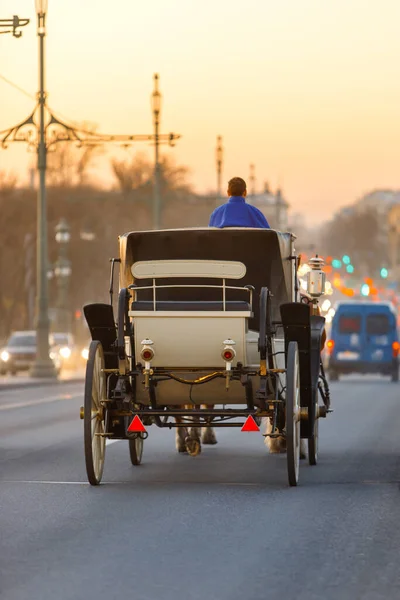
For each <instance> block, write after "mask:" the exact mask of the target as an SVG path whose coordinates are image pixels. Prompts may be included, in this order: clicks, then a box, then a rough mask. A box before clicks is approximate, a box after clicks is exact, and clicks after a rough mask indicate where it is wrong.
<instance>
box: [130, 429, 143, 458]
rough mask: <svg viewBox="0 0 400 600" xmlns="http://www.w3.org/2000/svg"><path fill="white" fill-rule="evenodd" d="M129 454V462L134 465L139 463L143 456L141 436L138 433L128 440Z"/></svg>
mask: <svg viewBox="0 0 400 600" xmlns="http://www.w3.org/2000/svg"><path fill="white" fill-rule="evenodd" d="M129 456H130V457H131V463H132V464H133V465H135V466H137V465H140V463H141V462H142V456H143V438H142V436H141V434H140V433H138V434H137V436H136V437H135V438H134V439H131V440H129Z"/></svg>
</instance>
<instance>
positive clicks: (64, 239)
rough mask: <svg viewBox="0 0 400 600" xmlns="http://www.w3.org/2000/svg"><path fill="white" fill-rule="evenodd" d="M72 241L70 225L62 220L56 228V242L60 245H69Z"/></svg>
mask: <svg viewBox="0 0 400 600" xmlns="http://www.w3.org/2000/svg"><path fill="white" fill-rule="evenodd" d="M70 239H71V234H70V232H69V227H68V223H67V222H66V221H65V219H61V221H60V222H59V223H58V225H57V227H56V242H58V243H59V244H67V243H68V242H69V241H70Z"/></svg>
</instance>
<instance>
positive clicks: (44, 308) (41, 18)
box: [31, 0, 57, 377]
mask: <svg viewBox="0 0 400 600" xmlns="http://www.w3.org/2000/svg"><path fill="white" fill-rule="evenodd" d="M46 10H47V0H36V13H37V35H38V37H39V93H38V108H39V131H38V133H39V140H38V146H37V156H38V162H37V166H38V171H39V190H38V199H37V230H36V257H37V258H36V260H37V264H36V281H37V286H36V335H37V354H36V359H35V362H34V364H33V365H32V369H31V376H32V377H56V376H57V373H56V370H55V368H54V364H53V362H52V360H51V359H50V356H49V329H50V324H49V298H48V285H47V263H48V260H47V203H46V162H47V144H46V128H45V127H46V126H45V107H46V92H45V89H44V88H45V85H44V38H45V36H46Z"/></svg>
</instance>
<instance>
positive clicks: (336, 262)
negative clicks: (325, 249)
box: [332, 258, 342, 269]
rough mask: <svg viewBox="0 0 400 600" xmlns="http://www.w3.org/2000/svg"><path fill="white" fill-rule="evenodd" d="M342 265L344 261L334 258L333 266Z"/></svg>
mask: <svg viewBox="0 0 400 600" xmlns="http://www.w3.org/2000/svg"><path fill="white" fill-rule="evenodd" d="M341 266H342V261H341V260H339V259H337V258H334V259H333V261H332V267H333V268H334V269H340V267H341Z"/></svg>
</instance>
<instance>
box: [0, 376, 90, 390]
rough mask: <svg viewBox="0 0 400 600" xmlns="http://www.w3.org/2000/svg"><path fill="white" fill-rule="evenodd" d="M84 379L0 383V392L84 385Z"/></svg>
mask: <svg viewBox="0 0 400 600" xmlns="http://www.w3.org/2000/svg"><path fill="white" fill-rule="evenodd" d="M84 382H85V378H84V377H80V378H77V379H56V380H54V379H45V380H42V379H40V380H38V381H35V380H32V381H24V382H22V381H21V382H18V381H16V382H15V383H14V382H13V383H0V392H6V391H7V390H18V389H23V388H34V387H43V386H49V385H67V384H69V383H84Z"/></svg>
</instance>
